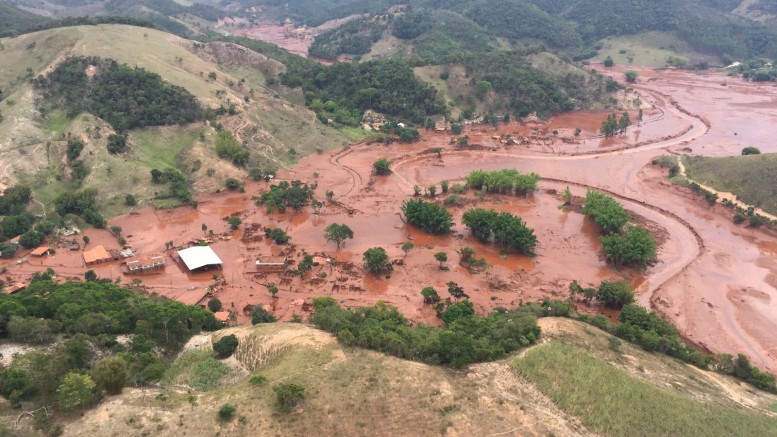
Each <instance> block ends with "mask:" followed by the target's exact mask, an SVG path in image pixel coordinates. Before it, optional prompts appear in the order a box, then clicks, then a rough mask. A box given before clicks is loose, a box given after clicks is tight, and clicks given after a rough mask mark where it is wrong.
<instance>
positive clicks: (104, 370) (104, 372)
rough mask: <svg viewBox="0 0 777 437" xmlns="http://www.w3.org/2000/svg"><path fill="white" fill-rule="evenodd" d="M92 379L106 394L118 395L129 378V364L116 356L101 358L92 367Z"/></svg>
mask: <svg viewBox="0 0 777 437" xmlns="http://www.w3.org/2000/svg"><path fill="white" fill-rule="evenodd" d="M92 377H93V378H94V381H95V382H96V383H97V385H98V386H100V387H102V388H104V389H105V391H107V392H108V393H110V394H112V395H115V394H119V393H121V389H122V388H124V386H125V385H126V384H127V379H128V378H129V363H127V360H125V359H124V358H121V357H119V356H116V355H113V356H110V357H106V358H102V359H100V360H97V362H95V363H94V366H92Z"/></svg>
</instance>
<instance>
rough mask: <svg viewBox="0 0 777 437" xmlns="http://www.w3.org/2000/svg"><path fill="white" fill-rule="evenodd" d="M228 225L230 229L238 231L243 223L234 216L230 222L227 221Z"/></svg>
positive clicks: (230, 218)
mask: <svg viewBox="0 0 777 437" xmlns="http://www.w3.org/2000/svg"><path fill="white" fill-rule="evenodd" d="M227 223H229V229H237V228H239V227H240V225H241V224H242V223H243V221H242V220H240V217H238V216H236V215H233V216H231V217H229V220H227Z"/></svg>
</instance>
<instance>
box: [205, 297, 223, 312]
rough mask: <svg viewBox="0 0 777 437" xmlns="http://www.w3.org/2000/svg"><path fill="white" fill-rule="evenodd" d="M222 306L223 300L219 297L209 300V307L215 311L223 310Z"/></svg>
mask: <svg viewBox="0 0 777 437" xmlns="http://www.w3.org/2000/svg"><path fill="white" fill-rule="evenodd" d="M221 307H222V305H221V301H220V300H219V299H218V298H213V299H211V300H209V301H208V309H209V310H211V311H212V312H214V313H215V312H218V311H221Z"/></svg>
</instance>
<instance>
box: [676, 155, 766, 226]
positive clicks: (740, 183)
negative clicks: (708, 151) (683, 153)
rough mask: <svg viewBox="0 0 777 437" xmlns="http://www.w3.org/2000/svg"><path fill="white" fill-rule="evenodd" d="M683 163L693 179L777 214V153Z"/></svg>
mask: <svg viewBox="0 0 777 437" xmlns="http://www.w3.org/2000/svg"><path fill="white" fill-rule="evenodd" d="M683 160H684V163H685V166H686V171H687V174H688V177H689V178H691V179H693V180H695V181H698V182H700V183H703V184H705V185H709V186H711V187H713V188H715V189H716V190H718V191H724V192H731V193H734V194H735V195H736V196H737V198H739V199H740V200H742V201H743V202H745V203H747V204H748V205H753V206H756V207H758V208H761V209H763V210H764V211H766V212H769V213H771V214H775V215H777V154H775V153H769V154H763V155H747V156H731V157H724V158H711V157H703V156H688V157H685V158H683Z"/></svg>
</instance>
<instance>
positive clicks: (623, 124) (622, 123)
mask: <svg viewBox="0 0 777 437" xmlns="http://www.w3.org/2000/svg"><path fill="white" fill-rule="evenodd" d="M629 126H631V118H630V117H629V113H628V112H625V111H624V112H623V115H621V118H620V120H619V121H618V129H620V131H621V133H623V132H626V129H628V127H629Z"/></svg>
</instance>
